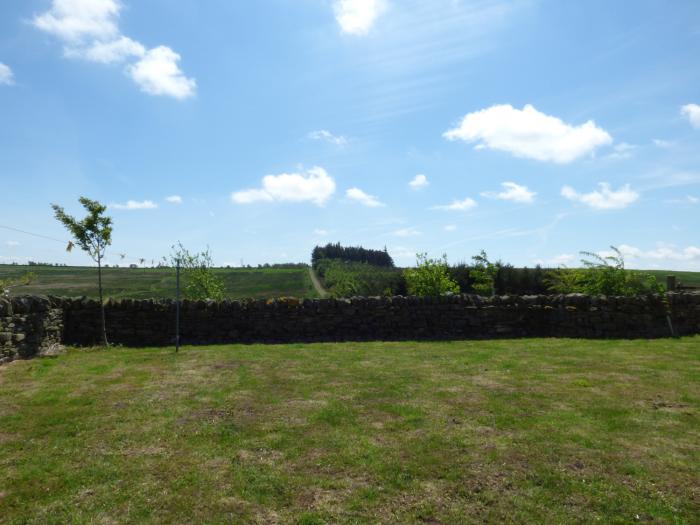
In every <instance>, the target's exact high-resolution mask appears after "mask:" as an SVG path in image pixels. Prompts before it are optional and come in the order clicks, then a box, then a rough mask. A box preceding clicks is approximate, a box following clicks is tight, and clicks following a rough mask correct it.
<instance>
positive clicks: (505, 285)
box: [449, 263, 551, 295]
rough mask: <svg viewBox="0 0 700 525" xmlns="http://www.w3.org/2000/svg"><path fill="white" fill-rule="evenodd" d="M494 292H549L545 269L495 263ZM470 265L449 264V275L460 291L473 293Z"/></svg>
mask: <svg viewBox="0 0 700 525" xmlns="http://www.w3.org/2000/svg"><path fill="white" fill-rule="evenodd" d="M496 264H497V271H496V275H495V277H494V283H493V284H494V292H495V294H496V295H538V294H547V293H551V291H549V289H548V284H547V279H546V275H547V270H544V269H542V268H541V267H540V266H539V265H538V266H535V267H534V268H516V267H514V266H511V265H510V264H503V263H496ZM472 268H473V267H472V266H470V265H468V264H466V263H461V264H457V265H455V266H450V269H449V273H450V277H451V278H452V279H453V280H454V281H456V282H457V284H459V289H460V291H461V292H462V293H474V288H473V285H474V282H475V279H474V277H473V276H472V275H471V270H472Z"/></svg>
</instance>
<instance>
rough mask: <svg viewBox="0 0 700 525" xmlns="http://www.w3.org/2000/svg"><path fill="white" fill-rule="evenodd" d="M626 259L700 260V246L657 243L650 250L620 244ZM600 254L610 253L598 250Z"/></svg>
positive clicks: (619, 247)
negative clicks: (682, 246) (681, 246)
mask: <svg viewBox="0 0 700 525" xmlns="http://www.w3.org/2000/svg"><path fill="white" fill-rule="evenodd" d="M617 248H618V250H620V252H621V253H622V255H623V256H624V257H625V259H626V260H630V259H631V260H642V261H644V260H651V261H666V262H673V261H675V262H700V247H697V246H686V247H685V248H678V247H677V246H675V245H673V244H666V243H658V244H657V246H656V248H654V249H652V250H646V251H645V250H641V249H640V248H637V247H636V246H630V245H629V244H621V245H620V246H618V247H617ZM598 254H599V255H601V256H606V255H610V253H609V252H607V251H602V252H598Z"/></svg>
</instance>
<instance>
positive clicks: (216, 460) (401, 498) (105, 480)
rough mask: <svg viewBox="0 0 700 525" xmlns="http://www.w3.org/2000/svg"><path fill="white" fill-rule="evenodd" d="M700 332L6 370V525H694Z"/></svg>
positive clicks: (147, 352)
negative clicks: (665, 337)
mask: <svg viewBox="0 0 700 525" xmlns="http://www.w3.org/2000/svg"><path fill="white" fill-rule="evenodd" d="M699 472H700V337H694V338H684V339H679V340H655V341H641V340H640V341H580V340H567V339H548V340H545V339H529V340H510V341H464V342H439V343H429V342H421V343H415V342H405V343H347V344H311V345H302V344H299V345H282V346H261V345H253V346H217V347H186V348H184V349H183V350H182V351H181V353H180V354H179V355H176V354H174V353H173V351H172V350H170V349H113V350H108V351H104V350H98V349H93V350H71V351H69V353H68V354H67V355H64V356H61V357H59V358H57V359H53V360H46V359H44V360H38V359H37V360H31V361H18V362H14V363H11V364H10V365H8V366H4V367H0V522H2V523H23V524H24V523H42V524H44V523H56V524H64V523H126V522H128V523H210V524H214V523H266V524H267V523H298V524H307V525H308V524H319V523H433V524H439V523H445V524H447V523H449V524H452V523H483V522H491V523H511V522H515V523H543V522H546V523H592V522H600V523H632V522H636V521H639V522H655V523H698V517H699V516H700V477H699V476H698V473H699Z"/></svg>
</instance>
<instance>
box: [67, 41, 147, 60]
mask: <svg viewBox="0 0 700 525" xmlns="http://www.w3.org/2000/svg"><path fill="white" fill-rule="evenodd" d="M64 54H65V55H66V56H67V57H70V58H82V59H84V60H89V61H91V62H99V63H101V64H111V63H114V62H123V61H124V60H126V59H127V58H129V57H131V56H135V57H142V56H144V55H145V54H146V48H145V47H143V45H142V44H141V43H140V42H136V41H135V40H132V39H131V38H129V37H127V36H120V37H119V38H117V39H115V40H110V41H108V42H93V43H92V44H90V45H89V46H85V47H67V48H65V50H64Z"/></svg>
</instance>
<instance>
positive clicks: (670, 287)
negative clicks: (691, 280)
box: [666, 275, 676, 292]
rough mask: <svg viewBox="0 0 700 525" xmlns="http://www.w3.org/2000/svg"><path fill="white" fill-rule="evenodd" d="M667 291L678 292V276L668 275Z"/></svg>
mask: <svg viewBox="0 0 700 525" xmlns="http://www.w3.org/2000/svg"><path fill="white" fill-rule="evenodd" d="M666 291H667V292H675V291H676V276H675V275H667V276H666Z"/></svg>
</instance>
